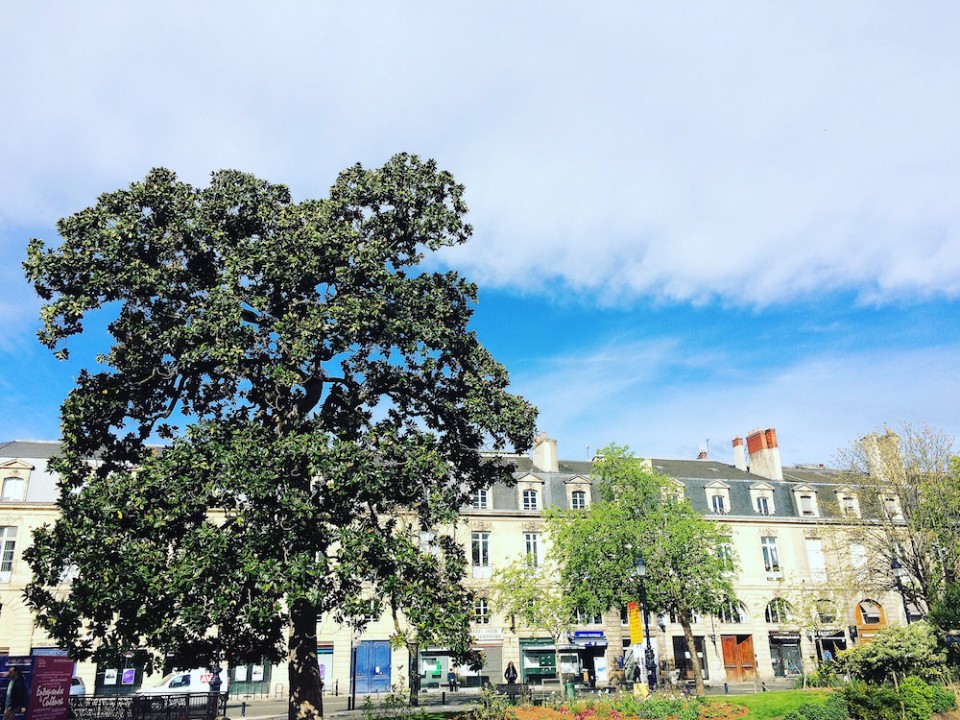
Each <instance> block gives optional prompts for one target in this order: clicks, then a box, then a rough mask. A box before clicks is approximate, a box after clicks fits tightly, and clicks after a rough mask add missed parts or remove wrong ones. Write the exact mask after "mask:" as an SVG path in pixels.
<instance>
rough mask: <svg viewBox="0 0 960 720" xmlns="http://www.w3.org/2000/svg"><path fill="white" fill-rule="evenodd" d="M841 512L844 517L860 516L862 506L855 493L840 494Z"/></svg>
mask: <svg viewBox="0 0 960 720" xmlns="http://www.w3.org/2000/svg"><path fill="white" fill-rule="evenodd" d="M840 513H841V514H842V515H843V516H844V517H860V507H859V505H858V504H857V499H856V498H855V497H854V496H853V495H841V496H840Z"/></svg>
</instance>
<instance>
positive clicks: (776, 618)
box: [765, 598, 793, 625]
mask: <svg viewBox="0 0 960 720" xmlns="http://www.w3.org/2000/svg"><path fill="white" fill-rule="evenodd" d="M765 616H766V619H767V622H768V623H771V624H774V625H779V624H781V623H787V622H790V621H791V620H793V608H791V607H790V603H788V602H787V601H786V600H784V599H783V598H774V599H773V600H771V601H770V604H769V605H767V611H766V613H765Z"/></svg>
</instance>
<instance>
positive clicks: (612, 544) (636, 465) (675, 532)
mask: <svg viewBox="0 0 960 720" xmlns="http://www.w3.org/2000/svg"><path fill="white" fill-rule="evenodd" d="M594 472H595V476H596V479H597V484H596V487H597V489H598V492H599V495H600V500H599V502H597V503H594V504H593V505H591V506H590V507H589V508H587V509H585V510H565V511H563V510H560V511H556V510H555V511H551V512H550V513H548V515H547V518H548V520H547V522H548V527H549V529H550V533H551V537H552V538H553V543H554V548H555V551H556V554H557V557H558V558H559V560H560V562H561V563H562V568H563V569H562V578H563V586H564V588H565V589H566V592H567V594H568V595H569V596H570V598H571V600H572V602H573V605H574V607H579V608H581V609H582V610H585V611H587V612H591V613H603V612H606V611H607V610H608V609H609V608H611V607H625V606H626V604H627V602H629V601H631V600H636V599H637V598H639V596H640V579H639V577H637V573H636V570H635V562H636V560H637V556H638V554H642V555H643V558H644V560H645V562H646V566H647V576H646V589H647V600H648V604H649V610H652V611H659V612H670V613H673V614H674V615H675V616H676V617H677V619H678V621H679V623H680V625H681V627H682V628H683V634H684V638H685V639H686V643H687V648H688V649H689V652H690V658H691V663H692V666H693V672H694V675H695V681H696V684H697V692H698V693H700V694H703V693H704V685H703V673H702V668H701V665H700V658H699V657H698V656H697V649H696V643H695V641H694V637H693V630H692V627H691V623H692V622H693V616H694V614H695V613H707V612H714V611H715V610H716V609H717V608H718V607H720V605H721V604H722V603H724V602H726V601H729V600H730V599H731V598H734V597H735V595H734V592H733V587H732V584H731V578H732V577H733V574H734V572H735V571H736V558H735V557H734V555H733V552H732V549H731V548H730V546H729V533H728V532H727V530H726V528H725V527H724V526H723V525H719V524H717V523H715V522H712V521H710V520H706V519H705V518H704V517H703V516H702V515H701V514H700V513H698V512H697V511H696V510H694V509H693V507H692V506H691V505H690V502H689V501H688V500H686V499H681V498H678V497H676V495H675V494H674V492H675V488H674V487H673V485H672V483H671V482H670V480H669V478H667V477H666V476H664V475H661V474H659V473H656V472H654V471H653V470H652V469H651V468H650V467H649V466H648V465H647V464H646V463H644V461H643V460H642V459H640V458H637V457H635V456H634V455H633V454H632V453H631V452H630V451H629V449H628V448H625V447H619V446H616V445H611V446H608V447H607V448H605V449H604V450H603V454H602V460H600V461H599V462H598V463H597V464H596V466H595V469H594Z"/></svg>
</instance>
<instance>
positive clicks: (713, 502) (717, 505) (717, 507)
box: [710, 493, 728, 515]
mask: <svg viewBox="0 0 960 720" xmlns="http://www.w3.org/2000/svg"><path fill="white" fill-rule="evenodd" d="M710 509H711V510H713V512H714V513H715V514H717V515H726V514H727V511H728V508H727V504H726V498H725V497H724V496H723V495H721V494H719V493H717V494H716V495H711V496H710Z"/></svg>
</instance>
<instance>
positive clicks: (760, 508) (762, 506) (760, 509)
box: [757, 496, 770, 515]
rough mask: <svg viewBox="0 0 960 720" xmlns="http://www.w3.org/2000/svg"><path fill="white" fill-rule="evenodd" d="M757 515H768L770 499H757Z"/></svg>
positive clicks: (761, 497) (762, 497)
mask: <svg viewBox="0 0 960 720" xmlns="http://www.w3.org/2000/svg"><path fill="white" fill-rule="evenodd" d="M757 513H758V514H759V515H769V514H770V498H768V497H764V496H760V497H758V498H757Z"/></svg>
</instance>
